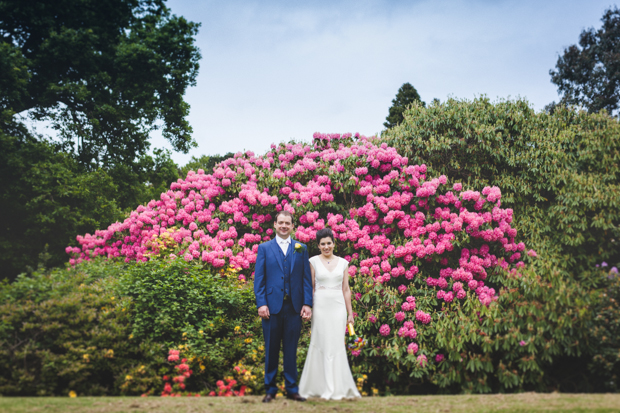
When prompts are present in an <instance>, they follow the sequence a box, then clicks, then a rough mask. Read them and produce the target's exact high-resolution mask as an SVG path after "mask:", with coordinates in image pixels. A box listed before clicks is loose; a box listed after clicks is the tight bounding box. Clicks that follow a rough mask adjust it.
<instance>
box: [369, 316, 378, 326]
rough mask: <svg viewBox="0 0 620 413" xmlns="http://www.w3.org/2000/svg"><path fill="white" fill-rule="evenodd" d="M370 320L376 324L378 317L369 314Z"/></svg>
mask: <svg viewBox="0 0 620 413" xmlns="http://www.w3.org/2000/svg"><path fill="white" fill-rule="evenodd" d="M368 321H370V322H371V323H373V324H374V323H376V322H377V317H375V315H374V314H368Z"/></svg>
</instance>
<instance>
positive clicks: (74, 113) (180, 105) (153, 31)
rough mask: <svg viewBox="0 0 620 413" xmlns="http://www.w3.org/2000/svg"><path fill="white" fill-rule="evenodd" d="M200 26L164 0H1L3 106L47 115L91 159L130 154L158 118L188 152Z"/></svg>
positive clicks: (110, 161)
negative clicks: (188, 98) (189, 95)
mask: <svg viewBox="0 0 620 413" xmlns="http://www.w3.org/2000/svg"><path fill="white" fill-rule="evenodd" d="M198 26H199V24H197V23H192V22H189V21H187V20H186V19H185V18H183V17H177V16H175V15H172V14H171V13H170V10H169V9H168V8H166V7H165V0H83V1H79V2H76V1H72V0H53V1H52V0H44V1H36V2H35V1H23V0H5V1H2V2H0V69H2V70H0V87H2V90H1V96H0V110H1V111H2V113H4V114H5V117H6V116H7V115H9V114H14V113H15V114H27V115H29V116H30V117H32V118H33V119H35V120H45V121H49V122H51V123H52V125H53V127H54V128H55V129H56V130H57V132H58V134H59V136H60V137H61V139H62V141H63V142H64V143H65V149H66V150H71V151H73V152H74V153H75V156H76V158H77V160H78V161H79V163H80V164H81V165H83V166H85V167H87V168H90V169H92V168H96V167H99V166H113V165H118V164H131V163H133V162H134V161H135V160H136V158H137V157H139V156H140V155H142V154H144V153H146V151H147V149H148V147H149V143H148V140H149V133H150V132H151V131H152V130H154V129H157V128H161V130H162V133H163V136H164V137H165V138H166V139H168V140H169V141H170V143H171V144H172V147H173V148H174V149H175V150H178V151H182V152H187V151H188V150H189V149H190V148H191V147H193V146H195V145H196V144H195V142H194V140H193V139H192V137H191V127H190V125H189V123H188V122H187V119H186V116H187V115H188V112H189V105H188V104H187V103H186V102H185V101H184V100H183V95H184V93H185V90H186V89H187V87H188V86H191V85H193V84H194V83H195V79H196V75H197V72H198V60H199V59H200V54H199V51H198V49H197V47H196V46H195V44H194V36H195V35H196V33H197V30H198Z"/></svg>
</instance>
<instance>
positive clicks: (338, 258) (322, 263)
mask: <svg viewBox="0 0 620 413" xmlns="http://www.w3.org/2000/svg"><path fill="white" fill-rule="evenodd" d="M316 259H317V260H319V262H320V263H321V265H322V266H323V268H325V270H326V271H327V272H334V271H335V270H336V268H337V267H338V262H339V261H340V257H337V256H335V255H334V259H336V265H334V268H333V269H331V270H330V269H328V268H327V265H325V263H324V262H323V260H322V259H321V256H320V255H319V256H317V257H316Z"/></svg>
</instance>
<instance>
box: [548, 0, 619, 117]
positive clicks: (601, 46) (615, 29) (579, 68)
mask: <svg viewBox="0 0 620 413" xmlns="http://www.w3.org/2000/svg"><path fill="white" fill-rule="evenodd" d="M601 21H602V22H603V26H602V27H601V28H600V29H598V30H595V29H594V28H590V29H588V30H584V31H582V32H581V35H580V36H579V44H578V45H572V46H569V47H568V48H566V49H564V54H563V55H561V56H560V57H559V58H558V61H557V63H556V68H555V70H553V69H552V70H550V71H549V74H550V75H551V82H552V83H554V84H555V85H557V87H558V92H559V94H560V95H561V96H562V100H561V102H560V103H563V104H565V105H578V106H583V107H585V108H587V109H588V111H589V112H598V111H600V110H601V109H606V110H607V112H608V113H610V114H613V113H614V112H615V111H616V110H617V109H618V100H619V99H620V10H618V8H617V7H614V8H610V9H608V10H606V11H605V13H604V14H603V18H602V19H601Z"/></svg>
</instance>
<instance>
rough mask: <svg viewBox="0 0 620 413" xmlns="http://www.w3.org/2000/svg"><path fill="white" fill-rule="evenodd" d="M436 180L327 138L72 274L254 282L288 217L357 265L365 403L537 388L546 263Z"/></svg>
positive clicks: (156, 212) (290, 148)
mask: <svg viewBox="0 0 620 413" xmlns="http://www.w3.org/2000/svg"><path fill="white" fill-rule="evenodd" d="M426 172H427V171H426V166H425V165H423V164H422V165H412V164H411V163H410V162H409V160H408V159H407V158H406V157H403V156H401V155H399V154H398V153H397V151H396V150H395V149H394V148H391V147H388V146H387V145H386V144H385V143H381V141H380V140H379V139H378V138H366V137H363V136H359V135H354V136H353V135H351V134H345V135H339V134H332V135H324V134H315V135H314V140H313V143H312V144H311V145H308V144H301V143H297V144H295V143H291V144H280V145H278V146H276V145H272V149H271V150H270V151H269V152H268V153H266V154H265V155H264V156H256V155H255V154H253V153H251V152H246V153H238V154H236V155H235V156H234V157H233V158H229V159H227V160H225V161H223V162H222V163H221V164H219V165H218V166H216V167H215V168H214V170H213V171H212V172H211V173H209V172H206V171H203V170H198V171H197V172H190V173H189V174H188V175H187V177H186V179H185V180H179V181H178V182H175V183H173V184H172V185H171V187H170V190H169V191H167V192H165V193H162V194H161V197H160V199H157V200H152V201H151V202H149V203H148V204H147V205H144V206H139V207H138V208H137V209H136V210H135V211H134V212H132V213H131V214H130V215H129V216H128V217H127V219H126V220H125V221H124V222H122V223H115V224H112V225H111V226H110V227H109V228H107V229H104V230H98V231H96V232H95V234H94V235H90V234H86V235H84V236H78V237H77V241H78V243H79V244H78V245H77V246H72V247H67V252H68V253H69V254H70V255H71V260H70V262H71V264H72V265H74V264H77V263H80V262H81V261H84V260H91V259H93V258H94V257H97V256H105V257H108V258H110V259H119V260H125V261H126V262H142V261H149V260H160V261H162V262H166V261H169V260H181V259H182V260H185V261H186V262H187V264H188V265H196V266H202V267H204V270H205V271H209V272H212V273H215V272H217V271H220V270H221V269H223V268H229V267H234V268H236V269H237V270H238V271H239V272H238V273H239V274H240V275H239V278H240V280H242V281H244V280H247V282H251V279H252V275H253V267H254V263H255V260H256V251H257V248H258V245H259V243H261V242H264V241H265V240H268V239H271V238H272V237H273V236H274V233H273V218H274V216H275V213H276V211H281V210H287V211H290V212H292V213H293V214H294V216H295V219H296V233H295V238H296V239H297V240H299V241H301V242H304V243H307V244H308V245H309V247H310V248H311V255H313V253H315V254H316V253H318V249H317V248H316V245H315V239H314V238H315V232H316V231H317V230H319V229H321V228H324V227H330V228H331V229H332V230H333V231H334V233H335V234H336V238H337V242H336V244H337V247H336V254H337V255H340V256H342V257H344V258H345V259H347V260H348V261H349V262H350V266H349V274H350V276H351V286H352V291H353V294H354V303H353V305H354V310H355V312H356V314H355V316H356V330H357V331H358V333H359V334H361V335H363V336H364V337H365V338H367V339H368V345H367V346H366V347H364V348H363V349H361V350H358V351H355V352H353V354H351V357H352V358H351V360H352V366H353V372H354V374H355V375H356V377H362V375H367V377H368V380H367V381H366V382H365V383H366V384H365V386H367V388H366V389H365V391H368V392H370V391H371V389H373V388H376V389H378V390H379V391H381V392H394V391H396V392H415V391H433V390H432V389H436V388H437V386H439V387H440V388H444V389H446V390H447V391H477V392H485V391H492V390H498V389H504V390H505V389H511V388H514V389H523V388H528V387H527V386H536V383H540V377H541V364H540V363H544V362H548V361H549V360H551V355H552V353H549V354H548V355H547V356H546V358H545V357H543V360H540V359H539V358H537V355H536V354H537V353H538V352H539V351H542V350H541V349H545V348H546V349H547V350H549V349H550V348H551V350H549V351H551V352H553V351H554V350H553V349H556V347H553V346H557V345H559V343H556V342H554V343H552V344H553V345H552V346H550V345H547V344H548V343H549V342H550V341H552V340H551V338H550V337H549V335H548V332H547V330H545V331H543V330H541V329H538V330H537V329H536V326H537V325H538V323H542V322H545V320H544V318H545V316H546V315H545V314H540V313H539V312H540V311H543V312H544V311H548V309H547V310H545V308H543V307H541V306H539V305H537V304H536V303H535V301H536V300H539V301H541V302H542V301H544V294H545V291H549V289H550V287H551V288H553V285H552V282H551V281H548V280H547V281H543V280H541V279H540V278H537V277H536V275H534V274H531V272H528V271H526V270H525V268H524V267H525V264H524V260H527V259H531V257H535V256H536V252H534V251H533V250H528V249H527V247H526V245H525V244H524V242H522V240H519V238H518V234H517V230H516V229H515V228H514V227H513V226H512V220H513V212H512V210H511V209H506V208H502V204H501V191H500V189H499V188H497V187H484V188H468V187H466V185H465V184H463V183H461V182H450V180H449V177H446V176H443V175H442V176H427V174H426ZM523 294H529V296H527V297H525V296H524V295H523ZM524 297H525V298H524ZM553 305H557V306H560V305H561V304H553ZM558 308H559V307H558ZM247 311H248V312H255V308H254V307H252V308H248V309H247ZM520 312H522V314H521V313H520ZM527 317H530V321H529V322H528V321H527V320H526V321H523V323H522V324H517V323H518V321H517V320H519V319H523V318H525V319H527ZM528 323H529V324H528ZM343 334H344V331H343ZM545 346H547V347H545ZM259 362H260V360H259Z"/></svg>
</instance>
